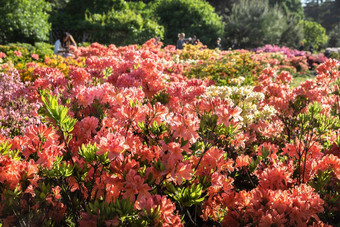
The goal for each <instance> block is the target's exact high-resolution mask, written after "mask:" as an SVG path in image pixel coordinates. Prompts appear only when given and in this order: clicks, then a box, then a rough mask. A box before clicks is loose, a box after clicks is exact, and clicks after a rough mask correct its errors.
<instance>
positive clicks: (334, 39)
mask: <svg viewBox="0 0 340 227" xmlns="http://www.w3.org/2000/svg"><path fill="white" fill-rule="evenodd" d="M328 46H329V47H339V46H340V22H339V24H337V25H336V26H335V27H334V28H333V29H332V30H331V31H330V32H329V35H328ZM338 58H339V56H338Z"/></svg>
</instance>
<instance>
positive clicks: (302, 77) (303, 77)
mask: <svg viewBox="0 0 340 227" xmlns="http://www.w3.org/2000/svg"><path fill="white" fill-rule="evenodd" d="M314 78H315V76H314V75H313V72H311V73H309V74H304V75H297V76H294V79H293V82H292V84H291V85H290V86H291V87H292V88H295V87H297V86H299V85H300V84H301V83H302V82H304V81H306V80H308V79H314Z"/></svg>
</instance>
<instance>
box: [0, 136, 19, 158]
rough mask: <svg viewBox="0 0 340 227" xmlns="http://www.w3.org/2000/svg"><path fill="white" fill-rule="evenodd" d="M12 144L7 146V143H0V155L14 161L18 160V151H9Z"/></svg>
mask: <svg viewBox="0 0 340 227" xmlns="http://www.w3.org/2000/svg"><path fill="white" fill-rule="evenodd" d="M11 146H12V144H8V142H7V141H6V142H2V143H0V155H2V156H5V155H8V156H9V157H10V158H12V159H14V160H20V156H19V151H17V150H11Z"/></svg>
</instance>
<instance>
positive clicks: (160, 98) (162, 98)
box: [150, 91, 170, 105]
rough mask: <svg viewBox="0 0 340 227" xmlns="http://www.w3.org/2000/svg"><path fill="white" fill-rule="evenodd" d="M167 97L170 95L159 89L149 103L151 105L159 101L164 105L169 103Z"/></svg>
mask: <svg viewBox="0 0 340 227" xmlns="http://www.w3.org/2000/svg"><path fill="white" fill-rule="evenodd" d="M169 99H170V97H169V94H168V93H166V92H165V91H160V92H158V93H157V94H155V95H154V96H153V97H152V99H151V100H150V103H151V104H152V105H155V104H156V102H160V103H161V104H163V105H166V104H168V103H169Z"/></svg>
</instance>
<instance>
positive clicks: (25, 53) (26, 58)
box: [0, 42, 53, 64]
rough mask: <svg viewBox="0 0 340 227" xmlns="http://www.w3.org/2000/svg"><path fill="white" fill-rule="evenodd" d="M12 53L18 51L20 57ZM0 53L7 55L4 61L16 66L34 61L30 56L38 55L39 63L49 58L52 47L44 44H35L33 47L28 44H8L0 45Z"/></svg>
mask: <svg viewBox="0 0 340 227" xmlns="http://www.w3.org/2000/svg"><path fill="white" fill-rule="evenodd" d="M14 51H20V53H21V54H22V56H21V57H17V56H15V54H14ZM0 52H4V53H5V54H6V55H7V57H6V61H11V62H12V63H13V64H17V63H26V62H31V61H35V59H32V57H31V55H32V54H38V55H39V61H43V60H44V57H45V56H51V55H52V54H53V48H52V45H50V44H48V43H44V42H36V43H34V45H31V44H28V43H9V44H6V45H0Z"/></svg>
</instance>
